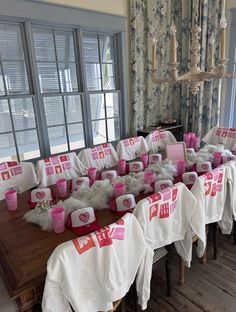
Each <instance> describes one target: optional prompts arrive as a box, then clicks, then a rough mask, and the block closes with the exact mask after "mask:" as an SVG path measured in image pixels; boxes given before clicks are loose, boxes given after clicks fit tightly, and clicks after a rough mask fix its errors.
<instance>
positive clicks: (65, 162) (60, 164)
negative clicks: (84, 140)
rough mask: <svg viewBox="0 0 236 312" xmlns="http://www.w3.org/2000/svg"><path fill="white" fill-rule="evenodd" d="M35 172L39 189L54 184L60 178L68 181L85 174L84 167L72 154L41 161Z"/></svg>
mask: <svg viewBox="0 0 236 312" xmlns="http://www.w3.org/2000/svg"><path fill="white" fill-rule="evenodd" d="M36 170H37V175H38V179H39V181H40V186H41V187H46V186H48V185H52V184H55V183H56V181H57V180H58V179H61V178H65V179H67V180H70V179H73V178H77V177H78V176H81V175H84V174H86V170H85V167H84V166H83V164H82V163H81V161H80V160H79V159H78V157H77V156H76V154H75V153H74V152H73V153H68V154H63V155H56V156H51V157H47V158H44V159H41V160H39V161H38V162H37V165H36Z"/></svg>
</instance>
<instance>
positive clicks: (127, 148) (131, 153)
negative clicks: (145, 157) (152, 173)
mask: <svg viewBox="0 0 236 312" xmlns="http://www.w3.org/2000/svg"><path fill="white" fill-rule="evenodd" d="M149 149H150V148H149V146H148V145H147V142H146V141H145V139H144V137H142V136H138V137H133V138H128V139H124V140H121V141H119V142H118V143H117V146H116V151H117V154H118V156H119V158H120V159H125V160H133V159H135V158H137V157H139V156H141V155H142V154H144V153H147V152H148V151H149Z"/></svg>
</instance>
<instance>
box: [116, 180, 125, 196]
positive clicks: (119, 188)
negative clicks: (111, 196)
mask: <svg viewBox="0 0 236 312" xmlns="http://www.w3.org/2000/svg"><path fill="white" fill-rule="evenodd" d="M114 192H115V197H118V196H121V195H124V194H125V184H124V183H116V184H115V185H114Z"/></svg>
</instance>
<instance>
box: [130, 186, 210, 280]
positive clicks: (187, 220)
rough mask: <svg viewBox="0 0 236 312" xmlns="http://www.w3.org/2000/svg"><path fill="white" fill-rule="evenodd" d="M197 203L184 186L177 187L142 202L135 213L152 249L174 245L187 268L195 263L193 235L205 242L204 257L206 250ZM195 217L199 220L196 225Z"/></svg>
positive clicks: (153, 195) (203, 243)
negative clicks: (193, 258) (193, 260)
mask: <svg viewBox="0 0 236 312" xmlns="http://www.w3.org/2000/svg"><path fill="white" fill-rule="evenodd" d="M196 203H197V200H196V199H195V197H194V196H193V194H192V193H191V192H190V191H189V190H188V188H187V187H186V186H185V185H184V184H183V183H177V184H175V185H173V186H172V187H170V188H167V189H165V190H163V191H160V192H158V193H155V194H152V195H150V196H148V197H147V198H145V199H143V200H141V201H139V202H138V204H137V206H136V207H135V209H134V212H133V213H134V215H135V216H136V217H137V219H138V221H139V222H140V225H141V227H142V229H143V232H144V237H145V238H146V240H147V243H148V244H150V246H151V247H152V249H153V250H155V249H156V248H161V247H163V246H168V245H170V244H172V243H174V245H175V248H176V251H177V253H178V254H179V255H180V256H181V257H182V258H183V261H184V262H183V264H185V265H186V266H188V267H189V266H190V263H191V259H192V236H193V235H192V234H193V233H195V234H196V235H197V236H198V237H200V239H201V240H202V246H203V249H202V254H203V251H204V246H205V229H204V228H203V226H202V223H201V222H199V220H201V215H200V216H199V215H198V214H197V212H196ZM193 215H195V216H196V217H197V218H198V219H197V220H196V221H197V222H195V223H194V222H193ZM180 273H181V271H180ZM179 279H180V280H181V279H182V276H180V277H179Z"/></svg>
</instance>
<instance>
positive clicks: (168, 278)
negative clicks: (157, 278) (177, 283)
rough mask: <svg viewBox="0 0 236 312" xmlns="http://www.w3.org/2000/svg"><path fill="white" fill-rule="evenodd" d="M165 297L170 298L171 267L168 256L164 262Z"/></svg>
mask: <svg viewBox="0 0 236 312" xmlns="http://www.w3.org/2000/svg"><path fill="white" fill-rule="evenodd" d="M165 266H166V286H167V296H171V267H170V262H169V259H168V256H167V258H166V260H165Z"/></svg>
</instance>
